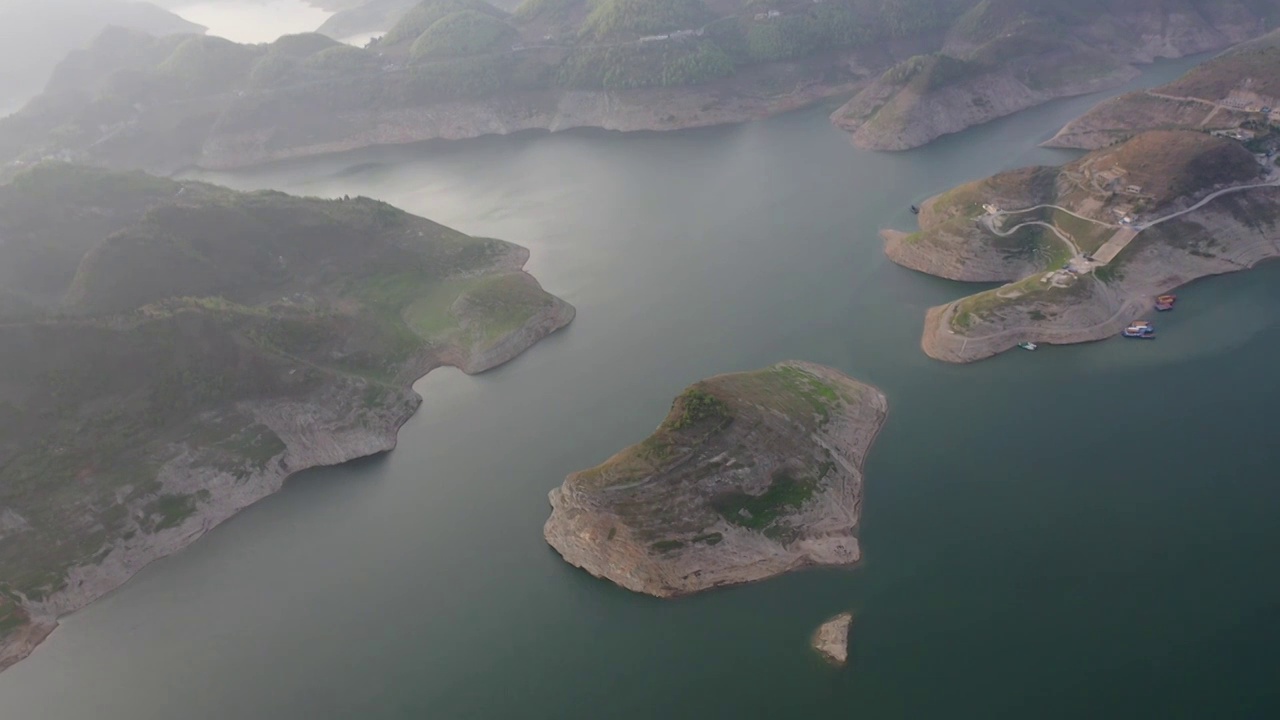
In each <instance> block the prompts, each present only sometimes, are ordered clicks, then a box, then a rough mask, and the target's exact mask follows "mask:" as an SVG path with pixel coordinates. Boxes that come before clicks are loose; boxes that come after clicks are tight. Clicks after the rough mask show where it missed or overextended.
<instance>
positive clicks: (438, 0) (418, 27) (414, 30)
mask: <svg viewBox="0 0 1280 720" xmlns="http://www.w3.org/2000/svg"><path fill="white" fill-rule="evenodd" d="M464 10H471V11H474V12H478V13H483V14H485V15H491V16H493V17H497V18H501V17H503V16H504V13H503V12H502V11H501V10H499V9H498V8H496V7H494V6H492V5H490V4H489V3H487V2H484V1H483V0H424V1H423V2H421V3H418V4H417V5H416V6H414V7H413V8H412V9H411V10H409V12H407V13H405V14H404V15H403V16H401V18H400V20H399V21H397V22H396V24H395V25H393V26H392V27H391V29H390V30H388V31H387V33H386V34H385V35H383V36H382V43H381V44H382V45H395V44H398V43H404V42H413V41H414V40H417V39H418V36H419V35H421V34H422V33H424V32H426V30H427V28H429V27H431V26H432V25H434V24H436V22H438V21H439V20H440V19H442V18H444V17H446V16H448V15H452V14H453V13H457V12H462V11H464Z"/></svg>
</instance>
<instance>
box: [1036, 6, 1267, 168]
mask: <svg viewBox="0 0 1280 720" xmlns="http://www.w3.org/2000/svg"><path fill="white" fill-rule="evenodd" d="M1274 125H1280V31H1276V32H1271V33H1269V34H1267V35H1265V36H1264V37H1261V38H1258V39H1257V40H1253V41H1251V42H1247V43H1244V44H1242V45H1240V46H1237V47H1235V48H1232V49H1231V50H1230V51H1228V52H1225V53H1223V54H1222V55H1219V56H1218V57H1215V58H1213V59H1212V60H1209V61H1207V62H1205V63H1204V64H1203V65H1200V66H1198V67H1196V68H1194V69H1193V70H1191V71H1190V72H1188V73H1187V74H1186V75H1183V76H1182V77H1181V78H1179V79H1177V80H1175V81H1173V82H1172V83H1169V84H1168V85H1164V86H1161V87H1158V88H1155V89H1153V90H1144V91H1141V92H1133V93H1128V94H1125V95H1121V96H1119V97H1116V98H1112V99H1110V100H1107V101H1105V102H1102V103H1100V104H1099V105H1098V106H1097V107H1095V108H1093V109H1092V110H1090V111H1089V112H1087V113H1085V114H1084V115H1083V116H1082V117H1080V118H1077V119H1075V120H1073V121H1071V122H1070V123H1068V124H1067V126H1066V127H1064V128H1063V129H1062V130H1060V131H1059V132H1058V134H1057V135H1055V136H1054V137H1053V139H1051V140H1049V141H1048V142H1046V143H1045V145H1046V146H1049V147H1069V148H1083V149H1085V150H1094V149H1097V148H1100V147H1106V146H1107V145H1112V144H1114V143H1117V142H1122V141H1124V140H1127V139H1129V138H1131V137H1133V136H1134V135H1135V134H1137V133H1140V132H1142V131H1144V130H1172V129H1182V130H1208V131H1212V132H1218V133H1221V134H1224V135H1229V136H1231V137H1234V138H1236V139H1239V140H1243V141H1246V142H1249V141H1253V140H1255V139H1256V138H1257V137H1258V136H1259V135H1266V134H1268V127H1269V126H1274ZM1251 144H1255V145H1257V143H1251ZM1259 149H1261V148H1259Z"/></svg>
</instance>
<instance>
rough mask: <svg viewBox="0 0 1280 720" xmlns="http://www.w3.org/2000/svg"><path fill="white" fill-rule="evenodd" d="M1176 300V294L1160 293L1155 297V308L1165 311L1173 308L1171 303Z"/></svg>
mask: <svg viewBox="0 0 1280 720" xmlns="http://www.w3.org/2000/svg"><path fill="white" fill-rule="evenodd" d="M1177 301H1178V296H1177V295H1161V296H1160V297H1157V298H1156V310H1158V311H1160V312H1167V311H1169V310H1172V309H1173V304H1174V303H1175V302H1177Z"/></svg>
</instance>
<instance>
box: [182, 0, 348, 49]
mask: <svg viewBox="0 0 1280 720" xmlns="http://www.w3.org/2000/svg"><path fill="white" fill-rule="evenodd" d="M173 12H175V13H177V14H178V15H180V16H182V17H183V18H184V19H186V20H190V21H191V22H193V23H200V24H201V25H204V26H205V27H207V28H209V34H210V35H216V36H218V37H223V38H226V39H228V40H233V41H235V42H238V43H261V42H272V41H273V40H275V39H276V38H278V37H280V36H281V35H289V34H293V33H302V32H312V31H313V30H315V29H316V28H318V27H320V25H321V24H323V23H324V21H325V20H328V19H329V16H330V15H332V14H333V13H332V12H329V11H328V10H322V9H320V8H317V7H312V6H311V5H309V4H307V3H306V2H304V1H303V0H202V1H201V2H192V3H188V4H184V5H180V6H178V7H175V8H174V9H173Z"/></svg>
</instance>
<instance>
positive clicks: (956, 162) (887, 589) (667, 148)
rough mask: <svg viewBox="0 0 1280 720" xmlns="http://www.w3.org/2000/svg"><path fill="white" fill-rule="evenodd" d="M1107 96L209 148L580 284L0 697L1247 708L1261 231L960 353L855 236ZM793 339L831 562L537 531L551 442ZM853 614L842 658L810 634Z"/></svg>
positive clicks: (1272, 305) (762, 712)
mask: <svg viewBox="0 0 1280 720" xmlns="http://www.w3.org/2000/svg"><path fill="white" fill-rule="evenodd" d="M202 22H203V21H202ZM1191 64H1192V61H1190V60H1183V61H1178V62H1170V63H1162V64H1159V65H1157V66H1155V67H1153V68H1151V69H1149V71H1148V72H1147V73H1146V75H1145V76H1144V77H1143V78H1142V79H1141V80H1140V81H1138V83H1135V86H1136V85H1137V84H1142V85H1153V84H1157V83H1159V82H1164V81H1167V80H1169V79H1172V78H1173V77H1176V76H1177V75H1179V74H1181V73H1182V72H1183V71H1185V70H1186V69H1187V68H1188V67H1189V66H1190V65H1191ZM1098 99H1099V97H1097V96H1095V97H1088V98H1077V99H1073V100H1067V101H1060V102H1055V103H1051V104H1049V105H1046V106H1043V107H1041V108H1037V109H1034V110H1031V111H1028V112H1025V113H1021V114H1019V115H1016V116H1013V117H1010V118H1006V119H1004V120H1001V121H997V122H994V123H991V124H988V125H986V126H983V127H980V128H975V129H973V130H971V131H968V132H965V133H961V134H959V135H955V136H952V137H948V138H944V139H942V140H940V141H938V142H936V143H934V144H932V145H930V146H929V147H927V148H923V149H920V150H917V151H912V152H907V153H901V154H880V153H871V152H864V151H861V150H857V149H855V148H853V147H852V146H850V145H849V143H848V139H847V136H846V135H845V134H843V133H841V132H839V131H838V130H836V129H834V128H832V127H831V126H830V125H829V124H828V122H827V120H826V116H825V111H824V110H823V109H815V110H809V111H803V112H798V113H794V114H789V115H785V116H781V117H776V118H772V119H769V120H764V121H759V122H753V123H749V124H745V125H741V126H736V127H728V128H713V129H706V130H695V131H688V132H679V133H672V134H634V135H621V134H616V133H606V132H568V133H563V134H556V135H545V134H528V135H521V136H516V137H505V138H484V139H480V140H476V141H468V142H462V143H456V144H447V145H446V144H426V145H419V146H411V147H401V148H381V149H373V150H368V151H362V152H358V153H352V154H348V155H343V156H338V157H330V158H321V159H314V160H308V161H302V162H296V163H289V164H285V165H278V166H273V167H269V168H264V169H259V170H253V171H243V172H235V173H207V174H204V175H202V177H204V178H206V179H209V180H212V181H216V182H221V183H226V184H229V185H233V186H236V187H240V188H265V187H271V188H278V189H281V190H286V191H289V192H295V193H304V194H312V195H323V196H336V195H342V194H352V195H356V194H363V195H369V196H373V197H378V198H381V199H384V200H387V201H389V202H391V203H394V204H396V205H399V206H401V207H404V208H406V209H408V210H410V211H413V212H415V213H419V214H422V215H425V216H428V217H431V218H433V219H435V220H438V221H440V222H443V223H446V224H449V225H452V226H454V227H457V228H459V229H461V230H463V231H466V232H469V233H472V234H478V235H489V236H495V237H501V238H505V239H508V240H511V241H513V242H517V243H520V244H523V245H526V246H528V247H529V248H530V249H531V250H532V260H531V262H530V265H529V269H530V270H531V272H533V273H534V274H535V275H536V276H537V277H538V278H539V280H540V281H541V282H542V283H543V285H544V286H545V287H546V288H547V289H548V290H550V291H551V292H553V293H556V294H558V295H560V296H561V297H564V298H565V299H566V300H568V301H569V302H571V303H573V304H574V305H575V306H576V307H577V308H578V313H579V314H578V318H577V320H576V321H575V322H574V323H573V324H572V325H571V326H570V327H569V328H567V329H566V330H564V331H562V332H560V333H558V334H556V335H554V336H552V337H550V338H548V339H546V340H545V341H543V342H542V343H540V344H538V345H537V346H535V347H534V348H533V349H531V350H530V351H529V352H527V353H526V354H525V355H523V356H521V357H520V358H518V359H517V360H515V361H514V362H512V363H510V364H508V365H506V366H503V367H501V368H499V369H497V370H495V371H493V372H490V373H485V374H483V375H480V376H475V377H467V376H464V375H462V374H461V373H459V372H457V371H452V370H441V371H438V372H435V373H432V374H431V375H429V376H428V377H427V378H424V379H423V380H421V381H420V382H419V383H418V384H417V389H418V391H419V392H420V393H422V395H423V396H424V398H425V402H424V404H423V406H422V409H421V411H420V412H419V413H418V415H417V416H416V417H414V418H413V419H412V420H411V421H410V422H409V423H408V424H407V425H406V426H405V427H404V429H403V430H402V432H401V435H400V447H399V448H398V449H397V450H396V451H395V452H393V453H391V454H389V455H386V456H383V457H380V458H375V459H370V460H365V461H360V462H356V463H352V464H349V465H346V466H343V467H337V468H330V469H324V470H317V471H311V472H307V473H304V474H301V475H299V476H297V477H295V478H294V479H292V480H291V481H290V482H289V483H288V485H287V486H286V488H285V490H284V491H283V492H281V493H279V494H278V495H276V496H274V497H272V498H269V499H268V500H266V501H264V502H261V503H259V504H258V505H256V506H254V507H253V508H250V509H249V510H248V511H246V512H244V513H243V514H241V515H240V516H238V517H236V518H234V519H233V520H232V521H230V522H228V523H226V524H225V525H223V526H222V527H220V528H218V529H216V530H215V531H213V532H211V533H210V534H209V535H207V536H206V537H205V538H204V539H202V540H200V541H199V542H198V543H196V544H195V545H193V546H192V547H191V548H189V549H188V550H186V551H184V552H182V553H179V554H178V555H175V556H173V557H171V558H168V559H166V560H163V561H161V562H158V563H155V564H154V565H152V566H151V567H149V568H147V569H146V570H145V571H144V572H142V573H141V574H139V575H138V576H137V577H136V578H135V579H134V580H133V581H132V582H130V583H129V584H128V585H127V586H126V587H125V588H123V589H122V590H121V591H119V592H117V593H115V594H113V595H111V596H110V597H108V598H106V599H104V600H102V601H100V602H98V603H96V604H95V605H93V606H91V607H89V608H88V609H86V610H84V611H82V612H80V613H77V614H76V615H74V616H71V617H68V618H66V619H65V621H64V623H63V625H62V627H61V628H60V629H59V630H58V631H57V632H55V633H54V635H53V636H52V637H51V638H50V639H49V640H48V641H47V642H46V643H45V645H44V646H42V647H41V648H40V649H39V650H37V651H36V653H35V654H34V655H32V657H31V658H29V659H28V660H26V661H24V662H22V663H20V664H18V665H17V666H15V667H13V668H11V669H10V670H8V671H6V672H4V673H3V674H0V716H2V717H5V718H24V719H26V718H35V719H43V718H50V719H62V718H90V717H91V718H96V719H100V720H151V719H155V720H161V719H166V720H167V719H169V718H184V719H190V720H203V719H208V720H214V719H218V720H223V719H225V718H248V719H255V720H256V719H259V718H261V719H263V720H266V719H271V720H303V719H307V720H313V719H317V718H319V719H330V718H332V719H338V718H355V717H358V718H363V719H384V718H386V719H389V718H432V719H436V718H439V719H453V718H547V719H548V720H550V719H562V718H611V719H613V718H619V719H626V720H640V719H642V718H643V719H648V718H660V717H661V718H726V719H732V720H741V719H743V718H756V717H780V718H809V717H855V718H863V719H875V720H880V719H885V718H935V717H953V716H959V717H980V718H984V719H989V718H1010V719H1017V720H1023V719H1025V718H1072V719H1075V718H1081V717H1090V718H1118V719H1119V718H1123V719H1130V718H1146V717H1151V718H1162V719H1164V718H1203V717H1210V716H1213V717H1230V718H1257V717H1276V716H1277V713H1280V683H1277V681H1276V679H1277V677H1280V655H1277V653H1276V652H1275V648H1276V647H1277V646H1280V574H1278V573H1276V572H1275V558H1274V555H1275V552H1276V550H1277V549H1280V522H1277V515H1278V512H1280V483H1277V482H1276V479H1277V471H1276V467H1277V466H1278V465H1280V444H1278V443H1277V441H1276V440H1277V438H1276V430H1277V427H1278V425H1277V421H1276V419H1275V409H1276V408H1277V407H1280V382H1278V381H1277V373H1276V372H1275V370H1274V358H1275V357H1276V354H1277V351H1280V264H1278V265H1273V266H1265V267H1263V268H1260V269H1258V270H1256V271H1253V272H1249V273H1243V274H1237V275H1234V276H1227V277H1222V278H1215V279H1212V280H1208V281H1203V282H1198V283H1195V284H1193V285H1191V286H1189V287H1187V288H1184V289H1182V290H1180V291H1179V302H1178V309H1177V311H1176V312H1174V313H1170V314H1169V315H1168V317H1167V318H1166V317H1165V316H1162V317H1161V338H1160V339H1159V340H1158V341H1157V342H1153V343H1126V342H1123V341H1120V340H1113V341H1107V342H1101V343H1096V344H1090V345H1079V346H1072V347H1061V348H1059V347H1044V348H1042V349H1041V350H1040V351H1038V352H1035V353H1025V352H1014V353H1006V354H1005V355H1002V356H1000V357H997V358H994V359H992V360H989V361H985V362H982V363H978V364H975V365H969V366H954V365H946V364H942V363H938V362H935V361H932V360H930V359H928V358H927V357H925V356H924V354H923V353H922V352H921V351H920V349H919V339H920V332H921V326H922V319H923V316H924V312H925V310H926V309H927V308H928V307H930V306H932V305H936V304H939V303H943V302H946V301H948V300H951V299H953V298H955V297H958V296H959V295H961V294H964V293H967V292H970V291H971V290H972V288H971V287H968V286H965V285H962V284H959V283H953V282H948V281H944V280H939V279H936V278H931V277H927V276H923V275H919V274H916V273H913V272H910V271H907V270H905V269H902V268H899V267H897V266H895V265H893V264H891V263H889V262H888V261H887V260H886V259H885V258H884V255H883V253H882V250H881V241H880V239H879V238H878V236H877V231H878V230H879V229H880V228H882V227H886V226H893V227H902V228H907V227H910V225H911V223H912V222H913V217H912V216H911V214H910V212H909V210H908V206H909V205H910V204H911V203H913V202H919V201H920V200H922V199H923V198H925V197H928V196H929V195H931V194H934V193H937V192H940V191H942V190H945V189H947V188H949V187H951V186H953V185H955V184H957V183H960V182H963V181H965V180H969V179H974V178H979V177H983V176H986V175H989V174H991V173H994V172H997V171H1000V170H1003V169H1007V168H1013V167H1017V166H1022V165H1027V164H1034V163H1060V162H1063V161H1064V160H1067V159H1069V158H1071V157H1074V154H1073V153H1070V152H1065V151H1055V150H1047V149H1040V148H1038V147H1036V145H1037V143H1038V142H1040V141H1042V140H1044V139H1047V138H1048V137H1050V136H1051V135H1052V134H1053V132H1054V131H1055V130H1056V129H1057V128H1058V127H1059V126H1060V125H1061V124H1062V123H1064V122H1065V121H1066V120H1068V119H1070V118H1072V117H1074V116H1076V115H1078V114H1079V113H1081V112H1083V111H1084V110H1085V109H1087V108H1088V107H1089V106H1091V105H1092V104H1093V103H1094V102H1096V101H1097V100H1098ZM787 358H800V359H805V360H811V361H815V362H819V363H824V364H828V365H831V366H833V367H836V368H838V369H840V370H842V371H844V372H847V373H848V374H850V375H852V376H853V377H855V378H858V379H860V380H863V381H866V382H870V383H873V384H875V385H877V386H879V387H880V388H881V389H883V390H884V391H885V392H886V394H887V395H888V397H889V402H890V415H889V421H888V424H887V425H886V427H885V430H884V432H883V434H882V435H881V436H880V438H879V440H878V442H877V444H876V445H875V446H874V448H873V449H872V451H871V454H870V457H869V459H868V463H867V466H866V475H867V481H866V497H865V502H864V505H863V522H862V534H861V544H862V548H863V552H864V561H863V562H862V563H861V564H860V565H859V566H858V567H856V568H852V569H823V570H812V571H803V572H798V573H793V574H790V575H787V576H783V577H780V578H776V579H773V580H770V581H767V582H762V583H758V584H754V585H749V586H741V587H735V588H729V589H723V590H717V591H714V592H710V593H706V594H702V595H698V596H694V597H690V598H685V599H680V600H675V601H662V600H656V599H653V598H649V597H644V596H639V595H635V594H632V593H629V592H627V591H624V590H621V589H619V588H616V587H614V586H613V585H611V584H609V583H606V582H604V581H599V580H595V579H593V578H591V577H589V576H588V575H586V574H585V573H583V572H581V571H579V570H576V569H575V568H572V567H570V566H568V565H567V564H565V563H564V562H562V561H561V560H560V558H559V556H558V555H556V553H555V552H554V551H552V550H551V549H550V548H548V547H547V546H546V545H545V543H544V542H543V539H542V535H541V529H542V524H543V522H544V521H545V520H546V517H547V515H548V513H549V507H548V505H547V500H546V494H547V491H548V490H550V489H551V488H553V487H555V486H556V485H558V484H559V483H560V482H561V481H562V480H563V478H564V476H565V475H567V474H568V473H570V472H572V471H575V470H578V469H581V468H584V467H589V466H591V465H594V464H596V463H598V462H600V461H601V460H603V459H605V458H606V457H608V456H609V455H611V454H612V453H613V452H615V451H616V450H618V449H620V448H622V447H623V446H625V445H627V444H630V443H632V442H635V441H638V440H640V439H642V438H644V437H645V436H646V435H647V434H648V433H649V432H650V431H651V430H652V429H653V428H654V426H656V425H657V423H658V422H659V421H660V420H661V418H662V417H663V416H664V414H665V413H666V411H667V408H668V406H669V404H670V401H671V398H672V397H673V396H675V395H676V394H677V393H678V392H680V390H681V389H682V388H683V387H685V386H686V385H688V384H689V383H691V382H693V381H695V380H697V379H699V378H702V377H705V376H708V375H711V374H714V373H720V372H728V371H735V370H744V369H750V368H758V367H761V366H764V365H767V364H770V363H773V362H776V361H779V360H783V359H787ZM844 610H852V611H853V612H854V613H855V617H856V619H855V623H854V628H853V639H852V645H851V662H850V665H849V666H848V667H847V668H844V669H835V668H832V667H828V666H827V665H825V664H824V663H823V662H822V661H821V660H820V659H819V658H818V657H817V655H816V654H815V653H814V652H813V651H812V650H811V649H810V648H809V647H808V639H809V635H810V633H811V632H812V631H813V630H814V629H815V628H816V627H817V626H818V625H819V624H820V623H821V622H823V621H824V620H825V619H827V618H828V617H830V616H831V615H834V614H835V613H838V612H841V611H844Z"/></svg>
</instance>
